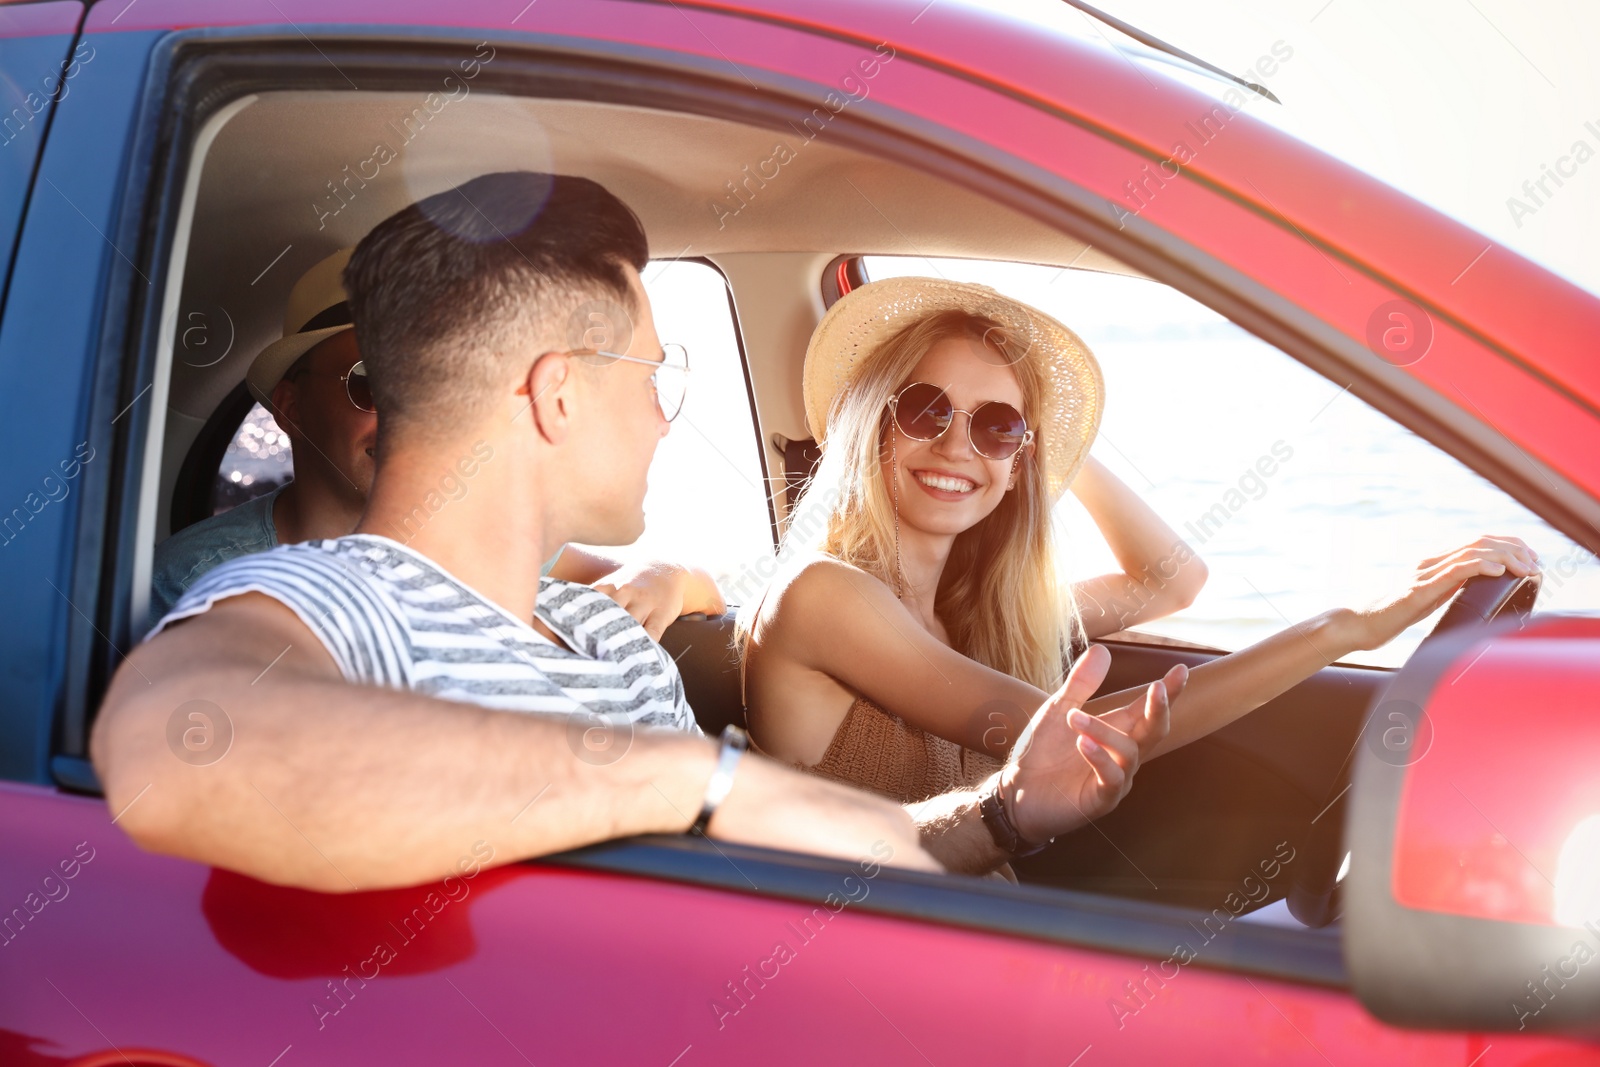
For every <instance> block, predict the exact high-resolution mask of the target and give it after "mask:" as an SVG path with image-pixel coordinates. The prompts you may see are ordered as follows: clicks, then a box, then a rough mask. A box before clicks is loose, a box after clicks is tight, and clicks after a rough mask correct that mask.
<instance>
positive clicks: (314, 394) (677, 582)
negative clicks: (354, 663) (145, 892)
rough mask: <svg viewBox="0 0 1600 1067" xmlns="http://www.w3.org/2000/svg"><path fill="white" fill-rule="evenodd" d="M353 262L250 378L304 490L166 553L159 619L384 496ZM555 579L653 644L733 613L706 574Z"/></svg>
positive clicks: (175, 540)
mask: <svg viewBox="0 0 1600 1067" xmlns="http://www.w3.org/2000/svg"><path fill="white" fill-rule="evenodd" d="M350 253H351V249H348V248H344V249H340V250H339V251H338V252H335V253H334V254H333V255H331V256H329V257H327V258H326V259H324V260H322V262H320V263H318V264H317V265H316V266H314V267H312V268H311V269H310V270H308V271H306V273H305V274H304V275H302V276H301V278H300V280H299V281H298V282H296V283H295V286H294V288H293V289H292V290H290V293H289V303H288V306H287V308H286V309H285V311H284V322H283V336H282V337H281V338H279V339H278V340H276V341H274V342H272V344H270V345H268V346H267V347H266V348H264V349H262V351H261V353H260V354H259V355H258V356H256V358H255V360H254V361H253V362H252V363H251V364H250V370H249V371H248V372H247V373H246V375H245V382H246V384H247V386H248V387H249V389H250V393H251V395H252V396H254V397H255V398H256V400H257V401H258V402H259V403H261V404H262V405H264V406H265V407H266V408H267V409H268V410H269V411H271V412H272V415H273V418H274V419H276V420H277V423H278V425H279V427H281V428H282V429H283V431H284V433H286V434H288V435H289V443H290V447H291V449H292V451H293V455H294V480H293V481H291V482H289V484H288V485H285V486H283V487H282V488H280V489H277V490H274V491H273V492H271V493H266V494H264V495H262V496H259V497H256V498H255V499H253V500H249V501H247V502H245V503H243V504H240V505H239V506H238V507H236V508H233V509H231V510H229V511H225V512H223V513H222V514H221V515H216V516H213V517H211V518H209V519H205V520H203V521H201V522H197V523H195V524H194V525H193V526H189V527H186V528H185V529H182V530H179V531H178V532H177V533H175V534H173V535H172V536H171V537H169V538H167V539H166V540H165V541H163V542H161V543H160V544H159V545H157V546H156V556H155V574H154V580H153V581H152V583H151V591H150V617H151V620H152V621H155V620H158V619H160V618H161V617H162V616H163V615H165V614H166V613H167V612H169V611H171V610H172V605H173V604H175V603H177V600H178V598H179V597H181V596H182V595H183V594H184V592H185V591H186V590H187V589H188V588H189V586H191V585H193V584H194V582H195V581H196V580H197V579H198V578H199V577H200V576H201V575H203V574H205V573H206V572H207V571H209V570H211V569H212V568H213V567H216V566H217V565H218V564H220V563H225V562H226V561H228V560H230V559H234V558H236V557H238V556H243V555H247V554H249V553H252V552H264V551H266V550H267V549H269V548H275V547H276V546H278V545H280V544H294V543H296V542H299V541H311V540H317V539H321V538H331V537H340V536H343V535H344V534H347V533H349V532H350V531H351V530H353V529H355V526H356V523H357V521H359V520H360V518H361V512H362V511H363V509H365V508H366V505H367V494H368V493H369V492H370V491H371V488H372V469H373V449H374V447H375V446H376V443H377V434H378V416H377V413H376V411H375V409H374V407H373V403H372V392H371V387H370V385H369V383H368V380H367V369H366V366H365V363H364V361H363V360H362V358H361V353H360V351H358V350H357V348H356V333H355V330H354V329H353V328H352V326H353V323H352V319H351V317H350V302H349V299H348V297H347V296H346V295H345V291H344V283H343V282H342V281H341V280H340V275H341V274H342V273H343V271H344V268H345V264H347V263H348V262H349V260H350ZM455 484H458V483H452V485H455ZM435 499H436V500H438V501H441V502H442V501H444V500H445V499H447V496H443V495H442V496H439V497H437V498H435ZM430 515H431V512H430V511H429V510H428V509H427V508H426V507H423V506H419V507H417V508H414V509H413V511H412V512H411V514H410V515H407V516H402V517H400V519H399V520H398V525H397V526H396V527H395V528H394V529H392V530H389V531H386V532H387V533H389V534H390V535H391V536H393V537H394V538H395V539H397V540H399V541H402V542H403V541H409V540H410V538H411V536H412V535H413V534H414V533H415V532H416V530H417V528H418V527H419V526H420V525H421V524H422V523H425V522H427V521H428V519H429V517H430ZM543 573H545V574H551V575H554V576H555V577H557V578H561V579H563V580H565V581H569V582H578V583H581V584H583V585H593V586H595V588H597V589H599V590H601V591H602V592H604V593H607V594H609V595H610V596H611V597H612V598H613V599H615V600H617V601H618V602H619V603H621V604H622V605H623V607H625V608H627V609H628V611H629V612H630V613H631V614H632V615H633V616H634V617H635V618H637V619H638V620H639V621H640V622H641V623H643V624H644V626H645V629H646V630H647V631H648V632H649V634H650V636H651V637H652V638H659V637H660V636H661V634H662V632H663V631H664V630H665V629H666V628H667V626H668V625H670V624H671V623H672V621H673V620H674V619H676V618H677V617H678V616H679V615H683V614H687V613H690V612H705V613H706V614H708V615H720V614H722V613H723V612H724V611H726V610H727V605H726V604H725V603H724V602H723V599H722V594H721V592H720V591H719V590H718V589H717V585H716V582H715V581H714V580H713V579H712V578H711V576H710V575H709V574H707V573H706V572H705V571H704V570H701V569H699V568H689V567H683V566H679V565H677V564H673V563H667V562H651V563H645V564H641V565H635V566H631V567H627V568H624V567H622V565H621V564H619V563H617V562H616V561H615V560H610V559H606V558H605V557H603V556H597V555H595V554H594V553H592V552H586V551H584V550H583V549H579V548H574V547H572V546H570V545H569V546H565V547H558V548H557V549H556V552H555V554H554V555H553V556H552V558H551V559H549V560H547V561H546V562H545V565H544V567H543Z"/></svg>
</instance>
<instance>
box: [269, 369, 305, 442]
mask: <svg viewBox="0 0 1600 1067" xmlns="http://www.w3.org/2000/svg"><path fill="white" fill-rule="evenodd" d="M272 417H273V419H274V420H276V421H277V423H278V425H279V426H280V427H282V428H283V429H284V430H291V429H292V430H293V431H294V433H295V436H297V437H298V436H299V434H300V387H299V386H297V385H295V383H294V382H292V381H290V380H289V379H288V378H280V379H279V380H278V384H277V385H274V386H273V387H272Z"/></svg>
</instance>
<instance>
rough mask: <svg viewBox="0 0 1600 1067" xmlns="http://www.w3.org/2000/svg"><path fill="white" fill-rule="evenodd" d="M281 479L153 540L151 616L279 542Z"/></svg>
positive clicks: (544, 568)
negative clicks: (222, 567) (209, 576)
mask: <svg viewBox="0 0 1600 1067" xmlns="http://www.w3.org/2000/svg"><path fill="white" fill-rule="evenodd" d="M292 484H293V483H292V482H291V483H289V484H288V485H281V486H279V487H278V488H276V489H274V490H273V491H272V492H270V493H267V494H266V495H265V496H258V497H256V498H254V499H253V500H247V501H245V502H244V503H243V504H240V505H239V506H238V507H236V508H230V509H229V510H227V511H224V512H223V513H222V514H221V515H213V516H212V517H211V518H209V519H203V520H201V521H200V522H197V523H195V524H194V525H193V526H186V527H184V528H183V529H182V530H179V531H178V532H177V533H175V534H173V535H172V536H171V537H169V538H167V539H166V540H165V541H163V542H161V543H160V544H159V545H157V546H156V560H155V568H154V570H155V574H154V576H153V579H152V581H151V587H150V620H151V621H152V622H154V621H156V620H157V619H160V618H161V617H162V616H164V615H166V613H167V612H169V611H171V610H172V605H174V604H176V603H177V602H178V598H179V597H181V596H183V594H184V593H185V592H186V591H187V590H188V588H189V587H190V586H191V585H193V584H194V583H195V582H196V581H197V580H198V579H199V578H200V576H201V575H203V574H205V573H206V572H207V571H209V570H210V569H211V568H213V567H216V566H218V565H219V564H222V563H226V562H227V561H228V560H230V559H235V558H237V557H239V556H248V555H250V554H251V553H252V552H265V551H266V550H267V549H269V548H276V547H277V546H278V528H277V527H276V526H274V525H273V523H272V507H273V505H274V504H276V503H277V500H278V494H279V493H281V492H283V491H284V490H285V489H287V488H288V487H289V485H292ZM566 547H567V546H566V545H562V546H561V548H558V549H556V552H555V555H553V556H551V557H550V558H549V559H547V560H545V562H544V566H542V567H540V568H539V573H540V574H541V575H546V574H549V573H550V568H552V567H554V566H555V565H556V560H558V559H560V558H561V552H562V549H565V548H566Z"/></svg>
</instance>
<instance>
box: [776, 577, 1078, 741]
mask: <svg viewBox="0 0 1600 1067" xmlns="http://www.w3.org/2000/svg"><path fill="white" fill-rule="evenodd" d="M751 627H752V629H751V639H750V649H749V661H748V666H747V670H748V671H749V672H750V674H749V682H750V690H749V693H750V696H751V701H750V702H751V708H752V720H751V723H752V727H753V728H754V729H755V730H756V733H757V737H758V740H759V741H760V743H761V746H762V747H763V748H764V749H766V750H767V751H768V752H771V753H773V754H774V755H777V756H779V757H781V758H784V759H797V760H799V761H800V762H803V763H814V762H815V758H812V759H806V758H805V753H806V752H807V751H808V750H809V749H813V748H817V747H818V746H817V744H816V742H817V741H818V740H819V739H821V741H822V744H823V745H824V746H825V745H826V737H830V736H832V733H833V730H832V729H831V728H830V729H828V730H826V731H821V732H819V731H818V730H816V729H814V727H815V726H816V725H817V724H816V722H814V721H807V720H805V719H804V718H803V717H802V716H800V715H784V714H763V713H762V711H761V709H762V708H763V707H768V708H771V707H785V708H794V707H801V708H804V709H806V710H807V712H808V713H809V711H810V709H811V708H812V707H813V706H814V705H815V706H817V708H816V711H817V714H822V713H823V710H824V709H822V708H821V707H820V705H819V701H817V700H815V699H812V697H813V694H811V693H809V692H805V691H803V689H804V686H803V683H801V684H797V683H796V681H795V677H796V675H795V674H794V673H786V674H784V675H782V676H780V675H779V674H777V673H765V672H767V671H770V670H772V669H773V665H771V664H769V663H765V662H763V660H762V657H763V656H765V655H769V654H772V655H776V656H778V657H781V659H782V660H784V661H787V665H788V666H790V667H794V668H799V672H801V673H804V672H812V671H814V672H817V673H819V674H822V675H826V676H827V677H828V678H831V679H834V680H836V681H837V682H838V683H839V684H840V685H843V686H844V687H846V688H848V689H850V690H852V691H853V692H856V693H859V694H861V695H862V696H865V697H866V698H867V699H868V700H871V701H872V702H873V703H875V704H877V705H878V706H879V707H882V708H884V709H885V710H887V711H890V712H892V713H893V714H895V715H897V716H899V717H900V718H901V719H903V720H905V721H906V722H907V723H909V724H911V725H912V726H916V727H919V728H921V729H923V730H926V731H928V732H929V733H931V734H936V735H937V736H939V737H943V738H945V739H947V740H950V741H954V742H956V743H957V744H960V745H965V746H966V747H968V748H973V749H977V750H979V751H982V752H988V753H990V754H991V755H993V756H995V757H996V758H1001V759H1003V758H1004V757H1005V755H1006V753H1008V752H1009V751H1010V749H1011V746H1012V744H1013V743H1015V741H1016V740H1017V738H1018V737H1020V736H1021V734H1022V730H1023V727H1025V726H1026V725H1027V723H1028V721H1029V719H1030V718H1031V717H1032V715H1033V713H1034V711H1035V709H1037V708H1038V707H1039V706H1040V705H1041V704H1043V703H1044V702H1045V700H1046V699H1047V697H1048V696H1049V694H1047V693H1045V692H1044V691H1043V690H1041V689H1037V688H1035V687H1034V686H1031V685H1029V684H1027V683H1026V682H1022V681H1019V680H1017V679H1016V678H1012V677H1010V676H1009V675H1006V674H1002V673H1001V672H999V671H996V670H992V669H990V668H989V667H985V666H984V665H983V664H981V663H978V662H977V661H976V660H972V659H968V658H967V657H966V656H963V655H962V654H961V653H959V652H957V651H955V650H954V649H952V648H950V647H949V646H948V645H946V644H944V643H943V642H942V641H940V640H939V639H938V638H936V637H934V636H933V635H932V634H930V633H929V632H928V631H927V630H925V629H923V627H922V625H921V624H920V623H919V622H918V621H917V620H916V619H915V618H914V617H913V616H912V615H911V613H910V612H909V611H908V610H907V609H906V607H905V605H903V604H901V603H900V601H899V600H897V599H896V598H895V595H894V593H893V592H892V591H891V590H890V589H889V588H888V586H886V585H884V584H883V583H882V582H880V581H878V580H877V579H876V578H874V577H872V576H871V575H869V574H867V573H866V572H864V571H862V570H859V569H858V568H856V567H852V566H850V565H848V564H845V563H840V562H839V561H838V560H835V559H830V558H827V557H817V558H813V559H810V560H807V561H806V562H804V563H803V564H801V565H800V566H799V567H798V568H797V569H796V570H795V571H792V572H790V574H789V575H788V576H787V577H785V576H780V577H779V578H778V579H777V581H776V583H775V584H774V586H773V588H772V590H771V591H770V592H769V593H768V594H767V596H766V598H765V599H764V600H763V602H762V605H761V611H760V613H759V614H758V615H757V616H756V618H754V619H753V620H752V622H751ZM780 678H781V680H780ZM769 686H771V687H772V688H770V689H769V688H768V687H769ZM830 688H831V687H830ZM835 711H837V709H835ZM833 725H834V726H836V725H837V724H836V723H834V724H833ZM824 735H825V736H824Z"/></svg>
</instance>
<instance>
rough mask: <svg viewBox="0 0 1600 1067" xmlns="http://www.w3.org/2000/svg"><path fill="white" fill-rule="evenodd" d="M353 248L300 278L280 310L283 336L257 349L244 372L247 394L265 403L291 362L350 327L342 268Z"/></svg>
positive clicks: (336, 253)
mask: <svg viewBox="0 0 1600 1067" xmlns="http://www.w3.org/2000/svg"><path fill="white" fill-rule="evenodd" d="M354 251H355V249H353V248H341V249H339V251H337V252H335V253H334V254H333V255H331V256H329V257H328V258H327V259H324V260H323V261H322V262H321V263H318V264H317V265H316V266H315V267H312V268H311V269H310V270H308V271H306V272H305V273H304V274H302V275H300V280H299V281H297V282H295V283H294V288H293V289H291V290H289V305H288V307H286V308H284V311H283V337H281V338H280V339H278V340H276V341H274V342H272V343H271V344H270V345H268V346H267V347H266V348H263V349H262V350H261V354H260V355H259V356H257V357H256V358H255V361H254V362H252V363H251V364H250V370H249V371H248V372H246V373H245V379H244V380H245V381H246V382H247V383H248V384H249V388H250V395H251V396H254V397H255V398H256V399H257V400H259V401H260V402H261V403H263V404H265V403H267V402H268V401H269V400H270V398H271V397H272V390H273V389H275V388H277V385H278V383H279V382H280V381H282V380H283V376H284V375H285V374H287V373H288V372H289V368H290V367H292V366H294V362H295V360H297V359H299V358H300V357H301V356H303V355H305V354H306V353H307V352H309V351H311V350H312V349H313V348H315V347H317V345H319V344H321V343H322V342H323V341H326V340H327V339H328V338H330V337H332V336H333V335H334V334H336V333H340V332H342V331H344V330H348V329H351V328H353V326H354V323H355V320H354V319H352V318H351V317H350V298H349V297H348V296H346V295H345V291H344V280H343V276H344V265H345V264H346V263H348V262H350V253H352V252H354Z"/></svg>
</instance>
